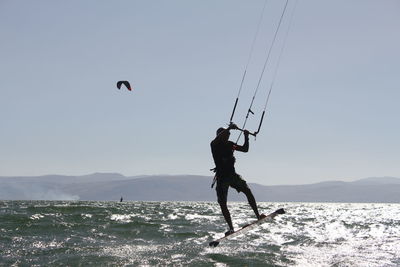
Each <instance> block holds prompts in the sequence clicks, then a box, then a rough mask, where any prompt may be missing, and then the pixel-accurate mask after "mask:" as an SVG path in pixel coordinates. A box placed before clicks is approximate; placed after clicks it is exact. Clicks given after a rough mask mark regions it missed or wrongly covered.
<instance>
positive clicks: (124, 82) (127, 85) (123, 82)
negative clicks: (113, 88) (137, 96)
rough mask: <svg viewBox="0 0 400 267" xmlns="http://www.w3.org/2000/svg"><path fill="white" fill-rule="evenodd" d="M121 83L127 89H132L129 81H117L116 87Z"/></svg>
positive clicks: (119, 86)
mask: <svg viewBox="0 0 400 267" xmlns="http://www.w3.org/2000/svg"><path fill="white" fill-rule="evenodd" d="M122 85H125V86H126V88H127V89H128V90H129V91H132V88H131V85H130V83H129V82H128V81H119V82H117V87H118V89H121V86H122Z"/></svg>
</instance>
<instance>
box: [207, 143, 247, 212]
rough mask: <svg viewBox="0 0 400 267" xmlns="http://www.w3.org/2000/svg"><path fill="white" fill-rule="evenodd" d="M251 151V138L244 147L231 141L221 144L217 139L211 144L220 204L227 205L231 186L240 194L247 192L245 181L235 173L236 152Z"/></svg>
mask: <svg viewBox="0 0 400 267" xmlns="http://www.w3.org/2000/svg"><path fill="white" fill-rule="evenodd" d="M248 149H249V138H248V137H245V142H244V145H243V146H239V145H236V144H235V143H233V142H231V141H227V142H221V141H219V140H218V139H217V138H216V139H214V140H213V141H212V142H211V152H212V155H213V158H214V163H215V167H216V168H215V169H216V177H217V188H216V191H217V197H218V202H219V203H220V204H221V203H226V201H227V196H228V188H229V186H231V187H233V188H235V189H236V190H237V191H238V192H245V191H247V190H248V186H247V183H246V181H245V180H243V179H242V177H241V176H240V175H239V174H237V173H236V171H235V157H234V156H233V152H234V151H235V150H238V151H242V152H247V151H248Z"/></svg>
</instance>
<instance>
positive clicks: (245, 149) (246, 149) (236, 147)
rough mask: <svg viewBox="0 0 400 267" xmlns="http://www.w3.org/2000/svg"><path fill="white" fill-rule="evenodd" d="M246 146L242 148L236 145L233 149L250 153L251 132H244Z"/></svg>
mask: <svg viewBox="0 0 400 267" xmlns="http://www.w3.org/2000/svg"><path fill="white" fill-rule="evenodd" d="M243 133H244V144H243V145H242V146H239V145H234V147H233V149H234V150H237V151H240V152H248V151H249V131H247V130H244V131H243Z"/></svg>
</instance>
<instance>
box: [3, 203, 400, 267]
mask: <svg viewBox="0 0 400 267" xmlns="http://www.w3.org/2000/svg"><path fill="white" fill-rule="evenodd" d="M258 204H259V208H260V211H262V212H263V213H265V214H268V213H271V212H273V211H275V210H276V209H279V208H284V209H285V211H286V214H283V215H279V216H277V217H275V219H274V220H271V221H267V222H265V223H264V224H262V225H260V226H259V227H256V229H253V230H251V231H249V232H247V233H246V234H244V235H241V236H238V237H235V238H231V239H227V240H225V241H223V242H221V243H220V244H219V246H217V247H215V248H214V247H210V246H209V242H210V241H212V240H214V239H216V238H219V237H222V236H223V235H224V234H223V233H224V232H225V231H226V230H227V225H226V223H225V221H224V219H223V217H222V215H221V211H220V208H219V206H218V204H217V203H216V202H128V201H127V202H90V201H0V266H313V267H315V266H352V267H353V266H377V267H383V266H400V204H357V203H349V204H346V203H266V202H264V203H258ZM228 205H229V209H230V211H231V215H232V219H233V222H234V226H235V227H236V228H239V227H241V226H243V225H245V224H248V223H251V222H253V221H254V220H255V215H254V213H253V212H252V210H251V209H250V207H249V205H248V204H247V203H245V202H230V203H228Z"/></svg>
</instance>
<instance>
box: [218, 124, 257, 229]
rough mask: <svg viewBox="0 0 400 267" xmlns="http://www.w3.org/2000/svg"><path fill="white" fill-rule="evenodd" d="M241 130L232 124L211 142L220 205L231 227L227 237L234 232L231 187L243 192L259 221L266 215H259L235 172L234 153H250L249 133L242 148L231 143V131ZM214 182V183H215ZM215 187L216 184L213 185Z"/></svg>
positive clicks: (251, 195) (242, 182) (252, 198)
mask: <svg viewBox="0 0 400 267" xmlns="http://www.w3.org/2000/svg"><path fill="white" fill-rule="evenodd" d="M237 129H239V128H238V127H237V126H236V125H235V124H233V123H231V124H230V125H229V127H228V128H226V129H225V128H219V129H218V130H217V136H216V137H215V139H214V140H213V141H212V142H211V152H212V155H213V158H214V162H215V169H214V170H215V178H214V179H215V180H216V183H217V187H216V191H217V197H218V203H219V205H220V207H221V211H222V214H223V216H224V218H225V221H226V222H227V224H228V226H229V231H228V232H226V233H225V235H229V234H232V233H233V232H234V229H233V225H232V219H231V215H230V213H229V210H228V207H227V198H228V189H229V186H230V187H233V188H235V189H236V191H238V193H239V192H243V193H244V194H245V195H246V197H247V200H248V202H249V204H250V206H251V208H252V209H253V211H254V213H255V215H256V217H257V219H261V218H264V217H265V215H264V214H261V215H260V214H259V212H258V208H257V203H256V200H255V198H254V196H253V193H252V192H251V190H250V188H249V186H248V185H247V183H246V181H245V180H243V179H242V177H241V176H240V175H239V174H237V173H236V171H235V157H234V156H233V152H234V151H235V150H236V151H240V152H248V151H249V131H247V130H244V131H243V133H244V144H243V145H242V146H240V145H237V144H235V143H234V142H231V141H229V136H230V130H237ZM215 180H214V182H215ZM213 185H214V183H213Z"/></svg>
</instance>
